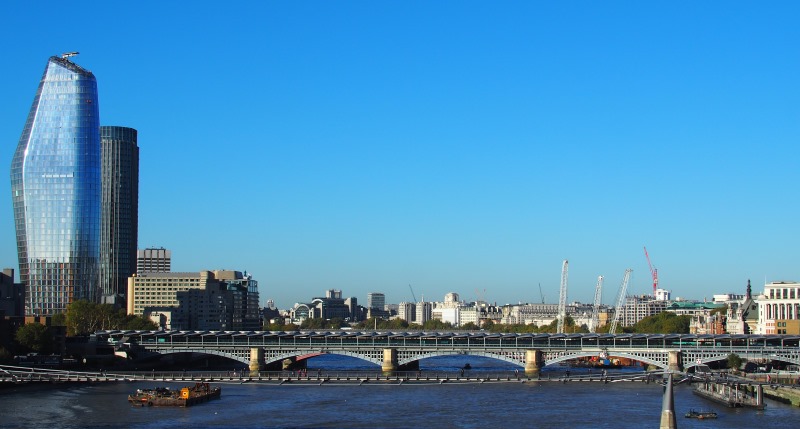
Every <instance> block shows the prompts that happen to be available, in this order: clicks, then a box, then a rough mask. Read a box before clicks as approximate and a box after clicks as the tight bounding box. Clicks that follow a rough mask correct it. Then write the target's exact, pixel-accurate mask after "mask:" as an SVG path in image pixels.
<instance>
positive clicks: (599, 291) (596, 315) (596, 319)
mask: <svg viewBox="0 0 800 429" xmlns="http://www.w3.org/2000/svg"><path fill="white" fill-rule="evenodd" d="M602 296H603V276H597V286H595V287H594V307H592V322H591V325H590V326H589V332H591V333H593V334H594V333H595V332H597V325H599V324H600V299H601V297H602Z"/></svg>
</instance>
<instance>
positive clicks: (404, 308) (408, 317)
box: [397, 301, 417, 323]
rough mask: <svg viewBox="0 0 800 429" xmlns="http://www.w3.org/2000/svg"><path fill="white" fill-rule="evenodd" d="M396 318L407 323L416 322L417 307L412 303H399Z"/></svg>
mask: <svg viewBox="0 0 800 429" xmlns="http://www.w3.org/2000/svg"><path fill="white" fill-rule="evenodd" d="M397 317H398V318H399V319H403V320H405V321H406V322H408V323H415V322H416V320H417V318H416V317H417V305H416V304H415V303H413V302H405V301H403V302H401V303H400V304H398V305H397Z"/></svg>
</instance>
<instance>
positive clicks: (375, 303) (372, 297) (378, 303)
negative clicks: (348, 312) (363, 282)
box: [367, 292, 386, 310]
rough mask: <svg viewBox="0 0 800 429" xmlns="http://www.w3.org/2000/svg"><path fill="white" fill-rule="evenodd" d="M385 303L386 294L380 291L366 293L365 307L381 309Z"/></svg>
mask: <svg viewBox="0 0 800 429" xmlns="http://www.w3.org/2000/svg"><path fill="white" fill-rule="evenodd" d="M385 305H386V295H384V294H382V293H380V292H370V293H368V294H367V308H377V309H378V310H383V307H384V306H385Z"/></svg>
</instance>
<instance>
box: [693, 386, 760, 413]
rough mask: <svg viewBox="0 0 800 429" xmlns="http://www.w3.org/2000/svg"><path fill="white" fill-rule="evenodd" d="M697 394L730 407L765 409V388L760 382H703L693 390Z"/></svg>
mask: <svg viewBox="0 0 800 429" xmlns="http://www.w3.org/2000/svg"><path fill="white" fill-rule="evenodd" d="M692 391H693V392H694V394H695V395H697V396H700V397H703V398H705V399H708V400H709V401H713V402H716V403H718V404H722V405H725V406H727V407H729V408H755V409H757V410H763V409H764V407H765V406H766V404H764V388H763V386H761V385H760V384H757V385H754V386H751V385H743V384H739V383H716V382H708V381H706V382H703V383H700V384H699V385H698V386H696V387H695V388H694V389H693V390H692Z"/></svg>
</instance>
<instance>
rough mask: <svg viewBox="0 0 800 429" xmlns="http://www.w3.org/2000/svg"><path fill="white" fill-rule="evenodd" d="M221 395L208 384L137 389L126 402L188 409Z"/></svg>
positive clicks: (141, 405)
mask: <svg viewBox="0 0 800 429" xmlns="http://www.w3.org/2000/svg"><path fill="white" fill-rule="evenodd" d="M221 395H222V388H220V387H212V386H211V385H209V384H208V383H195V385H194V386H188V387H183V388H181V389H180V390H172V389H170V388H169V387H157V388H155V389H137V390H136V393H134V394H131V395H128V402H130V403H131V405H135V406H138V407H150V406H156V407H189V406H192V405H196V404H199V403H202V402H206V401H208V400H211V399H217V398H219V397H220V396H221Z"/></svg>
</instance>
